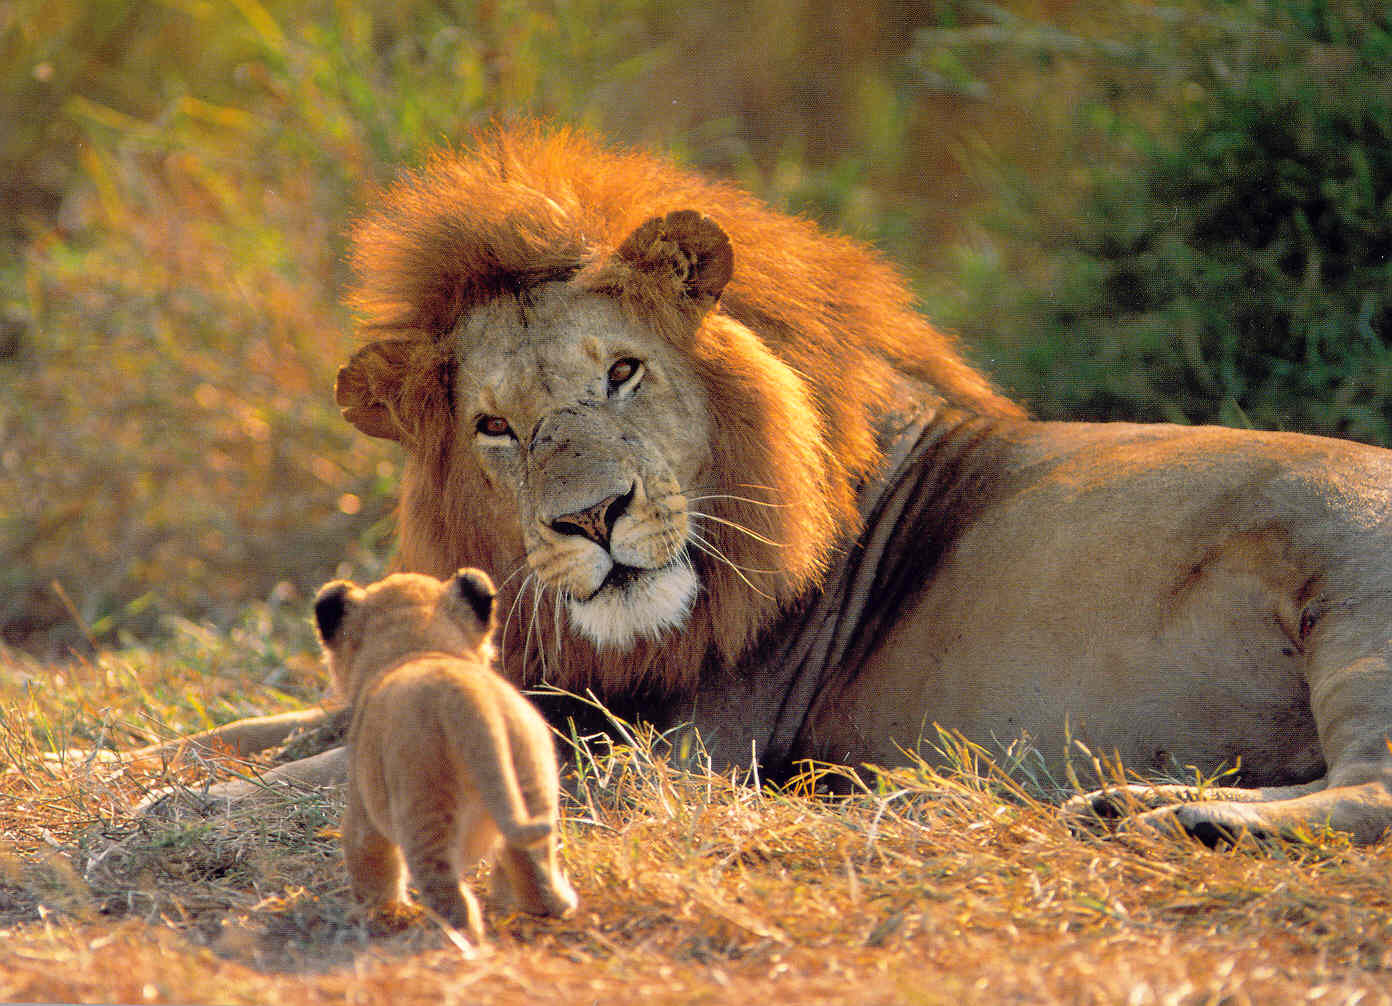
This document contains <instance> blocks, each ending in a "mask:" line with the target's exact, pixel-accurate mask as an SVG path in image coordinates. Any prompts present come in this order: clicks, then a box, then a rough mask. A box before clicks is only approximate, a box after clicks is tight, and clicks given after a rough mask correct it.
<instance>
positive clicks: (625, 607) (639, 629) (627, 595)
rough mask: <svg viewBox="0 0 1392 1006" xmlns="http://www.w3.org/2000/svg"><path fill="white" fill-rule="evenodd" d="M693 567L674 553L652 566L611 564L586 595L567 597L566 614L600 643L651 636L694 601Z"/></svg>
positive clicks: (672, 624)
mask: <svg viewBox="0 0 1392 1006" xmlns="http://www.w3.org/2000/svg"><path fill="white" fill-rule="evenodd" d="M697 589H698V585H697V580H696V572H695V570H694V569H692V567H691V564H690V563H689V562H686V561H683V557H682V556H681V555H678V556H677V557H676V558H674V559H673V560H672V561H671V562H668V563H667V564H665V565H663V566H658V567H656V568H654V569H643V568H641V567H638V566H629V565H626V564H624V563H617V562H616V563H614V565H613V567H612V568H610V570H609V572H608V573H607V574H605V577H604V579H603V580H602V581H600V584H599V587H598V588H597V589H596V590H595V591H594V593H592V594H590V596H589V597H585V598H580V597H572V598H571V600H570V604H569V605H568V607H569V609H570V614H571V617H572V619H573V620H574V622H575V624H576V626H577V627H578V628H579V629H580V631H581V632H582V633H583V634H584V635H586V636H588V637H589V638H590V639H591V640H592V641H593V642H595V643H596V644H598V645H600V646H610V647H615V648H617V649H627V648H628V647H630V646H632V645H633V643H634V641H635V640H636V639H637V638H638V637H640V636H647V637H650V638H655V637H657V636H659V635H661V634H662V633H663V632H665V631H667V630H669V629H674V628H677V627H679V626H680V625H682V623H684V622H685V621H686V617H687V615H688V614H690V612H691V607H692V605H693V604H694V603H695V600H696V593H697Z"/></svg>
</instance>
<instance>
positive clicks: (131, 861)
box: [0, 623, 1392, 1004]
mask: <svg viewBox="0 0 1392 1006" xmlns="http://www.w3.org/2000/svg"><path fill="white" fill-rule="evenodd" d="M302 632H303V627H299V628H296V627H294V626H292V625H289V624H286V623H279V628H278V630H277V631H276V632H275V633H274V634H275V635H277V636H278V637H279V638H280V640H281V642H280V643H279V644H278V645H281V646H283V647H284V648H285V650H286V651H298V652H300V654H301V656H302V657H303V658H304V661H305V662H304V663H298V662H297V667H298V669H297V670H295V671H294V672H293V673H292V675H291V676H292V677H293V681H288V682H287V681H281V682H279V683H278V684H275V685H269V684H266V683H265V677H264V675H263V676H261V677H260V678H257V677H255V676H251V677H250V678H248V676H245V675H243V676H239V675H237V674H235V673H233V671H232V668H234V667H239V666H252V665H255V663H256V654H255V648H254V647H248V646H247V644H246V643H245V642H243V643H240V644H237V643H229V642H227V641H226V640H223V639H221V638H220V637H217V636H215V635H214V636H198V637H195V640H196V641H188V642H186V643H185V644H184V645H185V647H186V649H185V651H184V652H183V653H182V655H181V656H180V657H179V658H178V659H171V657H170V656H169V655H167V654H160V653H156V652H142V651H124V652H117V653H103V654H101V655H99V656H97V657H95V658H92V659H84V660H73V661H67V662H63V663H58V664H45V663H40V662H38V661H35V660H33V659H31V658H25V657H22V656H19V655H17V654H14V653H13V652H9V653H6V654H4V657H3V660H0V709H3V711H4V715H3V719H0V760H2V761H3V766H4V768H3V776H0V793H2V794H3V795H2V796H0V938H3V940H4V942H5V946H6V953H5V959H6V966H5V967H4V968H0V998H4V999H8V1000H16V999H18V1000H28V1001H40V1000H50V999H61V1000H69V1001H117V1000H132V1001H218V1002H251V1001H277V1002H285V1003H291V1004H295V1003H314V1002H321V1001H329V1000H336V999H341V998H342V997H343V996H345V995H347V994H349V992H350V990H351V991H352V994H353V995H354V997H355V998H356V999H357V1000H359V1001H364V1002H384V1003H385V1002H403V1001H405V1002H411V1001H417V1000H419V1001H422V1002H425V1001H439V1000H440V999H442V998H443V999H446V1000H448V999H449V998H450V997H451V996H462V997H463V999H464V1000H465V1001H490V1002H501V1003H510V1002H517V1003H522V1002H562V1001H564V1002H573V1001H575V997H576V995H577V994H582V997H584V998H586V999H589V998H594V999H599V1000H602V1001H615V1002H638V1001H643V1002H689V1001H704V1002H711V1003H723V1002H729V1003H747V1002H749V1001H751V999H758V998H760V997H776V998H777V999H778V1001H788V1002H847V1003H850V1002H855V1003H875V1002H926V1003H937V1002H945V1001H948V1000H949V999H954V998H962V997H966V998H968V1000H969V1001H983V1000H984V1001H1011V1000H1020V1001H1028V1002H1070V1003H1071V1002H1083V1003H1114V1002H1126V1001H1138V1002H1165V1001H1176V1002H1209V1001H1221V1000H1223V999H1224V998H1225V997H1229V998H1230V1000H1231V1001H1234V1002H1242V1001H1251V1002H1276V1001H1295V1000H1297V999H1306V1000H1307V1001H1315V1002H1350V1001H1353V999H1354V998H1355V994H1356V993H1359V992H1362V993H1365V994H1367V995H1371V996H1373V998H1371V999H1366V998H1365V999H1364V1000H1363V1001H1374V1002H1376V1001H1380V1000H1378V999H1377V998H1376V996H1377V995H1379V994H1383V993H1385V992H1386V990H1387V989H1388V988H1392V951H1389V950H1388V947H1389V946H1392V888H1389V885H1388V883H1387V879H1386V878H1387V876H1388V872H1389V867H1392V846H1389V845H1388V844H1387V843H1383V844H1382V845H1380V846H1374V847H1372V848H1370V849H1357V848H1353V847H1351V846H1350V845H1349V843H1348V842H1347V841H1346V840H1345V839H1343V838H1342V837H1340V836H1335V835H1326V836H1318V837H1316V838H1314V839H1313V840H1312V841H1310V842H1308V843H1298V844H1292V845H1285V846H1257V845H1254V844H1251V843H1245V844H1242V845H1239V847H1238V848H1236V849H1235V850H1231V851H1211V850H1208V849H1206V848H1204V847H1202V846H1200V845H1198V844H1196V843H1193V842H1189V841H1184V840H1176V839H1172V838H1166V837H1163V836H1159V835H1155V836H1132V837H1128V838H1126V839H1106V838H1101V837H1096V836H1088V835H1081V836H1080V835H1075V834H1073V833H1071V832H1070V831H1069V830H1068V828H1066V827H1065V826H1064V824H1063V823H1062V822H1061V821H1060V819H1059V816H1058V813H1057V800H1058V799H1059V798H1060V797H1061V796H1063V795H1065V793H1066V792H1069V791H1070V790H1069V789H1068V788H1067V787H1066V786H1065V787H1060V786H1059V785H1058V781H1057V780H1053V779H1051V778H1049V777H1047V776H1046V775H1040V774H1038V773H1034V772H1032V771H1031V770H1030V766H1031V764H1033V758H1032V756H1030V755H1029V754H1028V752H1027V751H1025V750H1024V749H1023V748H1021V747H1016V748H1014V749H1012V750H1011V751H1008V752H1006V753H1004V754H998V755H997V756H992V755H990V754H988V752H987V751H985V750H984V749H982V748H980V747H978V746H975V745H972V744H970V743H968V742H967V741H965V740H963V739H961V738H960V737H956V736H954V735H951V734H944V735H942V736H941V737H940V738H939V739H938V741H939V748H940V749H941V758H939V759H936V760H935V761H934V762H932V763H929V762H926V761H922V760H912V759H911V760H909V761H908V762H907V763H906V764H905V765H904V766H903V767H900V768H895V769H889V770H878V769H869V768H864V767H862V768H859V769H855V770H852V769H849V768H844V767H837V766H822V765H812V766H807V767H806V771H804V772H803V773H801V774H800V775H798V776H796V777H795V778H794V779H792V780H790V781H789V783H788V784H786V785H785V786H782V787H769V786H764V787H761V788H756V787H754V786H751V785H748V784H747V783H746V782H745V781H743V780H742V779H741V778H740V775H741V774H740V773H734V774H718V773H713V772H711V771H710V770H709V768H708V767H706V766H705V764H704V759H703V757H702V753H701V750H700V748H699V745H697V744H695V743H694V742H693V741H692V740H690V739H687V740H685V741H682V740H681V739H680V738H679V737H678V735H672V736H671V737H664V736H663V735H661V734H659V733H657V732H656V731H654V730H652V728H650V727H647V726H644V725H641V724H630V723H625V722H623V721H621V720H616V719H615V720H611V724H610V726H611V729H610V731H609V732H607V733H606V734H603V735H581V734H577V733H574V732H572V733H570V734H569V736H568V737H564V738H561V739H560V741H559V744H560V747H561V748H562V750H563V751H564V752H565V754H566V756H567V759H568V763H569V768H568V771H567V781H566V788H567V793H566V796H565V800H564V822H565V823H564V826H563V827H564V832H563V836H564V860H565V863H566V868H567V870H568V871H569V874H570V876H571V879H572V881H573V883H574V885H575V887H576V889H577V891H578V892H579V894H580V898H581V907H580V910H579V912H578V913H577V915H576V916H574V917H573V918H570V919H566V920H551V919H533V918H530V917H525V916H512V915H507V914H502V913H498V912H496V911H488V910H486V912H485V915H486V920H487V929H488V931H489V934H490V947H491V949H490V950H489V952H487V953H486V954H484V955H483V956H480V957H478V958H473V959H470V958H466V957H465V956H463V955H462V954H461V953H460V951H459V949H458V948H457V947H456V946H455V945H454V944H453V943H452V942H451V941H450V940H449V938H448V936H447V934H445V933H443V932H442V931H441V930H439V929H438V928H437V927H436V926H434V925H433V924H432V923H430V922H429V920H428V919H424V918H422V919H421V920H420V921H419V922H418V923H417V924H415V925H413V926H410V927H408V928H407V929H406V930H404V931H402V932H398V933H395V934H391V935H383V934H381V933H379V932H375V931H372V930H370V929H369V928H368V927H367V926H366V924H365V922H364V920H363V919H362V918H361V917H360V916H359V915H358V913H357V912H356V911H355V909H354V906H353V905H352V903H351V900H350V898H349V895H348V890H347V881H346V874H345V872H344V870H343V867H342V864H341V861H340V859H339V851H338V839H337V823H338V818H339V814H340V813H341V809H342V804H341V800H342V796H341V793H340V792H337V791H295V790H288V791H281V792H277V793H273V794H271V795H270V796H269V798H268V799H265V800H262V801H260V802H258V803H257V804H256V805H255V806H254V807H252V808H246V809H242V810H233V811H232V812H230V813H227V812H222V813H215V814H213V815H212V816H210V817H208V818H206V819H202V818H193V819H187V820H182V821H172V820H163V819H158V818H139V817H136V816H133V815H132V808H133V807H134V806H135V804H136V803H137V802H138V801H139V800H140V799H141V798H143V797H144V796H146V795H147V794H149V793H150V792H152V791H154V790H157V789H160V788H162V787H165V786H168V785H172V784H181V785H188V786H191V787H194V789H195V791H196V790H197V788H198V787H199V786H201V784H202V781H203V780H206V779H208V778H215V777H225V776H226V775H227V774H229V773H235V774H238V775H242V776H246V775H248V774H250V775H251V776H252V777H254V774H255V771H256V766H255V764H245V763H236V762H221V761H218V760H213V761H211V762H203V763H200V764H194V765H184V766H171V765H164V764H159V763H129V762H121V761H116V762H112V761H108V760H105V759H98V758H94V757H88V749H89V748H90V746H91V745H92V744H93V743H95V742H96V741H97V740H99V739H101V738H103V737H104V738H105V739H106V740H107V741H109V742H110V743H112V744H113V745H114V746H115V747H118V748H123V749H128V748H131V747H134V746H137V745H139V744H141V743H144V742H146V741H148V740H151V739H159V738H161V737H167V736H170V735H171V734H175V733H180V732H184V731H187V730H192V729H195V728H197V727H200V726H203V725H206V724H207V723H208V722H211V721H214V720H221V719H223V718H225V717H226V716H230V715H239V714H241V713H242V712H251V711H256V712H264V711H272V710H274V709H276V708H282V707H288V706H295V705H298V704H302V703H304V702H307V701H312V699H311V698H310V697H311V696H312V695H313V694H315V692H316V689H317V686H318V684H319V682H320V681H322V676H321V673H320V672H319V671H318V670H317V668H315V667H313V666H312V664H311V661H312V654H311V653H310V652H309V651H307V650H305V651H299V649H298V648H299V647H300V646H301V645H302V642H303V636H302V635H298V636H297V635H296V633H302ZM200 646H201V647H203V649H202V650H201V651H200V650H199V649H198V647H200ZM239 652H240V653H241V654H242V655H243V657H244V658H245V659H239V657H238V653H239ZM60 677H61V682H60V681H59V678H60ZM669 741H670V742H674V743H676V744H678V745H679V746H680V745H682V744H683V743H684V744H685V745H686V746H685V749H684V750H683V751H681V752H674V751H672V750H669ZM677 754H681V755H682V758H681V760H680V763H681V766H682V767H678V764H677V762H676V761H675V760H674V759H675V757H676V755H677ZM1080 771H1081V769H1080ZM480 881H481V878H475V882H476V883H478V882H480ZM147 985H149V986H151V988H147V987H146V986H147ZM151 989H153V991H151ZM462 990H467V993H465V992H464V991H462ZM577 990H579V993H577ZM1310 996H1313V997H1314V998H1313V999H1310V998H1309V997H1310ZM1244 997H1245V998H1244Z"/></svg>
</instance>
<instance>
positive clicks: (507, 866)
mask: <svg viewBox="0 0 1392 1006" xmlns="http://www.w3.org/2000/svg"><path fill="white" fill-rule="evenodd" d="M490 893H491V896H492V897H493V898H494V899H496V900H497V901H499V902H500V903H502V904H509V905H511V906H513V907H514V908H517V909H518V910H520V911H523V912H527V913H528V914H530V915H555V916H558V917H560V918H564V917H565V916H567V915H569V914H570V913H571V912H573V911H574V910H575V905H576V903H577V900H578V899H577V898H576V896H575V889H574V888H572V887H571V886H570V881H568V880H567V879H566V876H565V873H564V871H563V870H562V869H561V866H560V863H559V862H558V861H557V857H556V850H555V842H554V840H552V839H551V838H550V837H547V838H545V839H543V840H542V841H540V842H537V843H535V844H532V845H528V846H516V845H507V844H505V845H504V846H503V847H502V850H501V851H500V852H499V853H498V862H497V864H496V865H495V866H494V867H493V876H492V877H491V878H490Z"/></svg>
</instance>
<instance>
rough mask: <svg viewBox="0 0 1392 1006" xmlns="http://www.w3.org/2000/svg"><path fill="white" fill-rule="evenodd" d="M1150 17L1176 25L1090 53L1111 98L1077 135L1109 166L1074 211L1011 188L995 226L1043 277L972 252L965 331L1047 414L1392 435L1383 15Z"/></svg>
mask: <svg viewBox="0 0 1392 1006" xmlns="http://www.w3.org/2000/svg"><path fill="white" fill-rule="evenodd" d="M1150 16H1151V18H1152V22H1153V24H1155V25H1156V26H1157V28H1165V29H1174V30H1172V31H1157V32H1154V33H1142V34H1140V35H1137V36H1133V38H1132V39H1131V40H1130V41H1129V42H1128V43H1127V44H1126V45H1124V46H1122V45H1117V46H1113V47H1111V48H1109V49H1108V50H1106V51H1105V52H1104V51H1097V50H1095V52H1096V55H1097V57H1099V58H1100V59H1101V61H1102V63H1103V64H1104V68H1103V70H1102V71H1100V72H1099V78H1100V79H1104V80H1108V81H1109V82H1110V86H1111V89H1112V96H1111V98H1110V99H1109V100H1108V101H1106V102H1104V103H1097V104H1094V105H1091V106H1090V107H1086V108H1084V109H1083V110H1082V116H1081V119H1080V127H1081V128H1084V129H1087V130H1091V131H1094V132H1100V133H1103V134H1105V135H1108V136H1111V137H1113V138H1114V140H1115V147H1114V150H1113V152H1112V155H1111V156H1110V157H1108V158H1105V159H1104V160H1102V161H1101V162H1100V163H1097V164H1096V165H1094V166H1092V167H1091V168H1090V169H1089V171H1088V174H1089V183H1088V186H1087V189H1086V194H1085V197H1084V198H1083V200H1082V201H1081V202H1079V203H1078V204H1077V208H1076V210H1074V209H1072V208H1069V209H1068V210H1067V212H1065V213H1064V214H1062V215H1060V214H1056V213H1051V212H1049V207H1048V205H1047V200H1048V198H1049V197H1048V194H1047V193H1046V192H1045V191H1044V189H1045V187H1046V186H1047V185H1048V184H1049V179H1047V178H1046V179H1040V180H1039V182H1038V183H1031V184H1028V185H1024V184H1021V185H1017V186H1015V188H1014V190H1013V195H1014V196H1015V197H1016V200H1017V201H1016V202H1015V204H1014V205H1009V206H1006V205H1000V206H998V208H997V213H996V215H995V217H994V219H993V224H994V226H995V227H996V228H997V229H1003V228H1009V229H1010V230H1011V231H1012V232H1013V233H1014V234H1017V235H1020V236H1022V237H1023V238H1024V239H1025V240H1024V241H1022V242H1021V243H1020V244H1018V245H1017V246H1016V247H1015V249H1014V254H1015V255H1016V257H1017V261H1018V260H1019V259H1020V258H1022V257H1023V258H1029V259H1032V260H1033V262H1034V263H1035V264H1036V266H1037V267H1042V268H1037V269H1036V270H1035V271H1034V273H1033V275H1031V270H1029V269H1027V268H1022V269H1015V268H1012V267H1011V266H1010V265H1007V264H1004V263H1002V262H999V261H994V262H993V261H986V262H982V261H980V260H979V259H978V261H977V262H976V263H975V272H974V274H973V276H972V279H971V282H973V283H974V284H975V286H974V287H973V290H972V294H973V296H969V297H967V298H965V299H964V301H963V308H964V310H963V312H962V314H961V315H960V319H961V321H962V327H963V328H970V329H972V330H973V331H974V332H975V333H976V334H978V335H979V336H980V337H981V340H982V341H983V343H985V344H988V345H991V346H993V347H994V348H995V349H996V351H997V352H998V354H999V355H998V366H997V368H996V372H997V374H998V376H1000V377H1001V378H1002V379H1003V380H1005V382H1006V383H1007V384H1009V385H1011V386H1012V387H1013V388H1014V389H1015V390H1016V391H1017V392H1018V393H1021V394H1022V395H1023V396H1024V397H1025V398H1026V399H1027V400H1029V401H1030V402H1031V404H1032V405H1033V407H1034V408H1035V409H1036V411H1037V412H1038V413H1040V414H1042V415H1046V416H1056V417H1059V418H1083V419H1108V418H1132V419H1143V420H1169V421H1174V422H1182V423H1184V422H1187V423H1206V422H1221V423H1226V424H1229V425H1240V426H1247V425H1251V426H1256V427H1261V428H1274V429H1291V430H1301V431H1307V432H1315V433H1323V434H1333V435H1343V436H1350V437H1354V438H1357V439H1360V440H1364V441H1368V442H1372V443H1379V444H1384V445H1385V444H1388V443H1392V346H1389V340H1392V16H1389V15H1388V13H1387V12H1386V9H1385V5H1382V4H1377V5H1373V4H1364V5H1357V4H1337V3H1328V2H1324V0H1273V2H1269V3H1263V4H1254V3H1247V2H1242V3H1238V2H1229V3H1215V4H1210V5H1208V7H1207V10H1206V11H1205V14H1204V16H1203V17H1197V16H1194V15H1190V16H1188V17H1181V16H1180V14H1179V12H1177V11H1175V10H1173V9H1156V10H1154V11H1152V12H1151V14H1150ZM1014 34H1015V36H1016V39H1018V36H1019V34H1020V32H1019V30H1018V29H1017V30H1016V32H1015V33H1014ZM1017 44H1018V42H1017ZM1138 93H1148V94H1156V95H1158V96H1161V97H1162V98H1164V99H1165V100H1164V102H1162V103H1161V104H1160V105H1159V107H1158V108H1156V109H1152V110H1151V112H1152V115H1151V117H1150V118H1149V120H1147V119H1146V118H1144V117H1142V116H1141V115H1139V114H1137V113H1138V109H1139V104H1138V101H1137V94H1138ZM1156 111H1159V112H1160V113H1161V116H1160V117H1159V118H1156V117H1155V116H1154V112H1156ZM1021 280H1024V282H1021Z"/></svg>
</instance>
